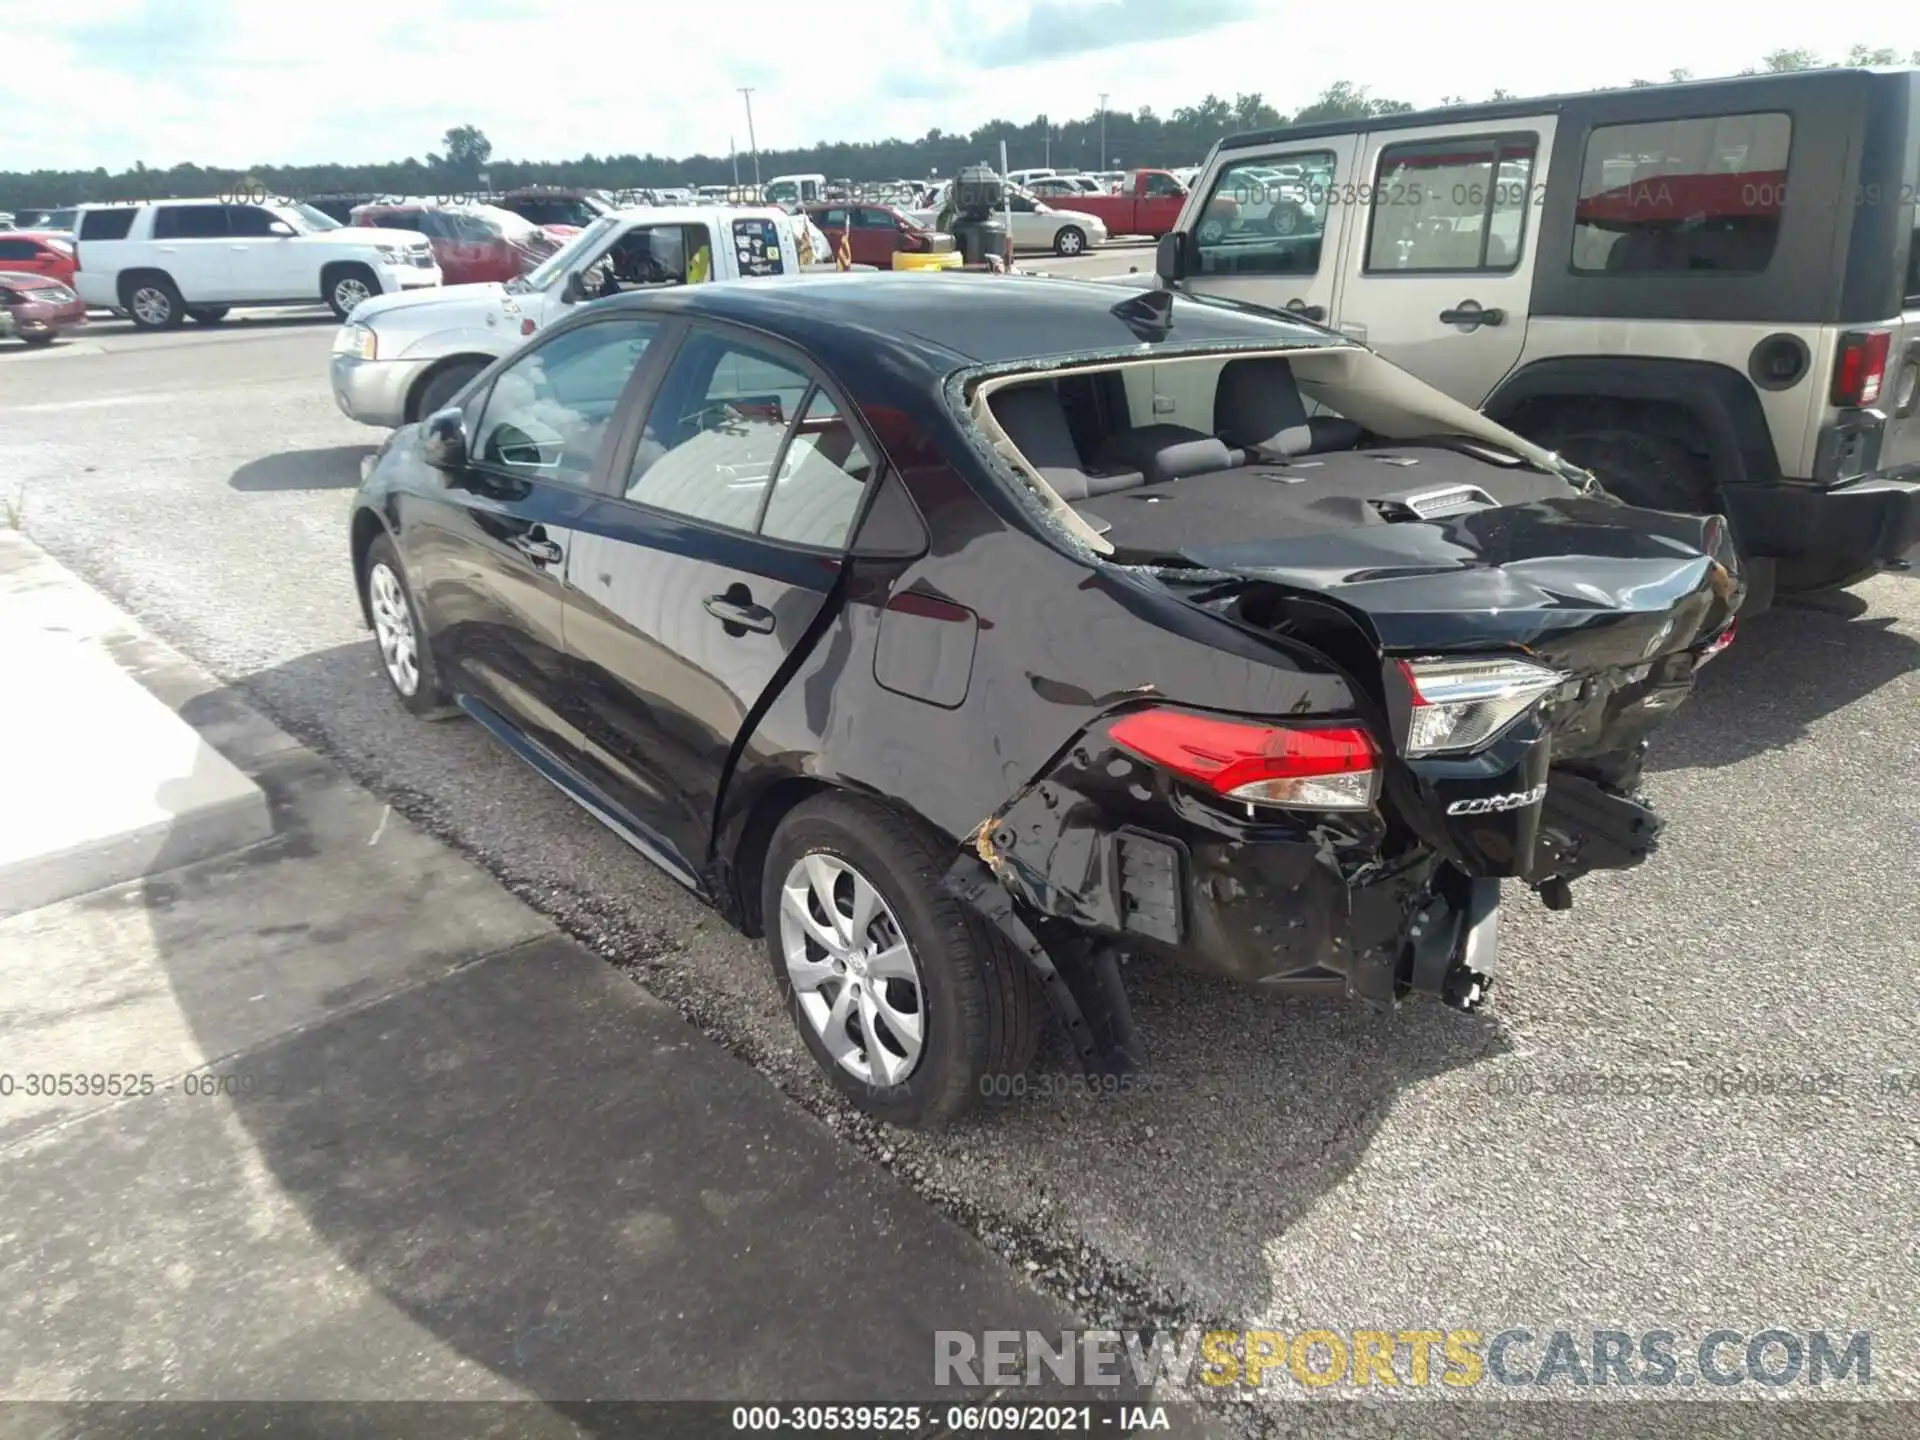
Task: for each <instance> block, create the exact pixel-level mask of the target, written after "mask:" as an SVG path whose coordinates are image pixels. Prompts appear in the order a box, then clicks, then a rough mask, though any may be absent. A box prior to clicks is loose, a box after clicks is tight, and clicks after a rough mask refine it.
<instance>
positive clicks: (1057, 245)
mask: <svg viewBox="0 0 1920 1440" xmlns="http://www.w3.org/2000/svg"><path fill="white" fill-rule="evenodd" d="M1086 249H1087V232H1086V231H1084V230H1082V229H1081V228H1080V227H1079V226H1078V225H1068V226H1065V227H1063V228H1062V229H1061V231H1060V233H1059V234H1058V235H1056V236H1054V237H1053V253H1054V254H1056V255H1081V254H1085V253H1086Z"/></svg>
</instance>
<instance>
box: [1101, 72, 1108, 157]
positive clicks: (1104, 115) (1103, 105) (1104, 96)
mask: <svg viewBox="0 0 1920 1440" xmlns="http://www.w3.org/2000/svg"><path fill="white" fill-rule="evenodd" d="M1100 168H1101V169H1102V170H1104V169H1106V168H1107V92H1106V91H1104V90H1102V91H1101V92H1100Z"/></svg>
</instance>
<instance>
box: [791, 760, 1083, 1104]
mask: <svg viewBox="0 0 1920 1440" xmlns="http://www.w3.org/2000/svg"><path fill="white" fill-rule="evenodd" d="M809 857H813V858H816V859H824V860H825V861H826V862H827V864H826V866H825V867H823V868H824V870H825V871H828V872H832V873H833V874H834V875H835V877H836V878H835V880H834V882H833V883H834V884H836V885H837V886H838V887H839V888H838V889H836V890H835V891H834V894H835V896H836V897H839V896H841V895H842V894H843V893H844V896H845V897H846V898H836V901H835V907H836V914H839V915H840V916H841V918H842V919H843V920H844V919H845V918H846V916H847V914H848V913H850V912H851V911H852V908H853V900H852V896H853V894H854V893H855V892H854V886H855V884H856V883H858V882H860V881H864V882H865V883H867V884H868V885H870V886H871V887H872V888H873V890H875V891H877V892H878V895H879V897H880V900H881V901H882V902H884V910H885V912H886V913H884V914H882V913H880V911H879V910H878V908H877V907H876V910H875V918H874V920H873V921H872V922H871V923H870V924H869V926H868V928H867V931H866V932H865V933H863V934H862V935H860V936H857V937H855V939H854V941H853V942H852V943H853V944H855V945H856V946H862V945H865V946H870V947H871V948H872V949H874V950H876V951H878V952H882V953H888V954H892V953H895V952H896V951H897V949H898V944H897V943H896V942H895V941H894V938H893V934H892V928H893V927H895V926H897V930H898V941H899V942H903V943H904V946H905V948H906V954H907V960H908V961H909V962H910V971H911V975H912V980H911V982H910V984H911V992H909V990H908V989H907V985H908V983H909V982H905V981H902V980H899V979H895V978H892V977H895V976H896V975H897V974H899V973H900V971H899V967H898V963H897V962H896V966H895V967H890V968H889V969H888V970H887V971H885V972H880V971H878V970H877V969H876V971H875V972H874V975H884V976H885V977H888V978H884V979H881V980H879V981H877V982H876V980H875V979H874V975H869V976H868V977H867V978H866V980H865V981H864V982H861V983H864V984H866V985H867V986H868V987H872V986H874V985H875V984H876V983H878V984H880V985H882V986H884V987H885V989H884V990H883V991H881V992H880V994H881V995H882V996H884V997H885V998H886V999H887V1006H885V1007H882V1008H880V1009H878V1010H877V1012H876V1013H878V1015H879V1017H880V1022H881V1024H883V1025H884V1023H885V1021H886V1018H887V1014H888V1009H889V1008H891V1009H893V1010H896V1011H897V1010H899V1009H900V1008H901V1005H902V1003H904V1001H905V1000H906V999H907V997H908V995H909V993H911V995H912V996H913V998H914V1001H915V1003H916V1005H917V1010H915V1011H914V1012H912V1013H914V1014H917V1016H918V1020H919V1031H920V1034H919V1036H918V1044H917V1046H914V1045H913V1043H912V1040H911V1037H902V1041H903V1043H900V1044H898V1045H897V1046H896V1043H895V1037H894V1036H893V1033H892V1032H891V1031H888V1032H887V1033H885V1034H882V1035H880V1036H879V1038H878V1041H877V1043H880V1044H882V1045H883V1047H884V1048H886V1050H887V1059H886V1062H885V1064H883V1070H884V1069H885V1068H886V1066H887V1065H896V1066H897V1065H900V1064H902V1062H903V1060H904V1058H905V1057H904V1056H903V1055H902V1054H901V1053H900V1052H901V1051H904V1050H914V1051H915V1052H916V1053H914V1054H913V1055H912V1057H911V1065H910V1067H908V1068H905V1069H904V1073H898V1074H897V1076H896V1077H894V1078H892V1079H891V1083H887V1082H886V1081H881V1082H875V1081H873V1080H872V1079H870V1078H866V1077H863V1076H862V1075H861V1074H858V1073H856V1071H855V1068H850V1067H860V1066H868V1067H869V1069H870V1062H869V1061H867V1060H866V1059H865V1058H864V1056H865V1050H866V1045H867V1044H868V1043H869V1042H868V1040H867V1038H866V1036H867V1035H868V1034H871V1033H873V1032H863V1029H862V1025H861V1020H860V1016H861V1015H862V1014H863V1013H867V1012H866V1011H864V1010H863V1008H862V1007H863V1003H864V1002H863V1001H862V1000H861V998H860V997H861V995H862V992H861V991H860V990H859V988H858V985H854V998H853V999H851V1000H850V1001H849V1004H848V1006H847V1009H846V1012H845V1013H846V1015H847V1017H848V1019H844V1020H841V1021H839V1022H831V1021H829V1020H826V1019H816V1018H815V1012H820V1011H824V1012H825V1013H826V1014H827V1015H831V1013H832V1011H833V1009H834V1008H835V1006H836V1003H837V1002H838V1001H839V1000H840V999H841V993H842V987H845V986H848V985H850V984H852V983H853V982H855V981H859V979H860V977H859V975H858V974H857V973H856V970H855V967H854V966H853V965H851V964H850V963H843V966H842V968H841V969H840V970H839V971H838V972H836V973H834V974H827V973H825V971H824V970H821V969H820V967H828V968H831V967H832V962H833V956H834V952H833V951H831V950H829V949H828V948H827V947H826V946H824V945H823V944H821V943H820V941H819V940H818V939H817V938H807V937H809V936H817V934H818V933H819V927H817V926H809V925H808V924H807V923H806V922H805V921H804V920H803V919H801V918H800V917H799V915H798V912H797V911H795V910H794V909H793V907H792V906H789V905H788V903H787V893H788V890H789V888H790V886H789V880H790V879H794V878H795V877H798V878H797V885H796V886H795V887H792V888H795V889H796V893H797V900H796V904H800V905H809V904H814V902H817V901H818V899H819V892H818V890H816V889H814V888H812V887H811V886H810V885H809V884H808V883H807V879H806V877H807V874H808V865H807V862H808V860H809ZM948 859H949V857H948V855H947V854H946V850H945V847H943V846H941V845H940V844H939V843H937V841H935V840H934V839H933V838H932V837H931V836H930V835H929V834H928V833H927V832H926V831H925V830H923V829H922V828H921V827H920V826H919V825H917V824H915V823H914V822H912V821H910V820H908V819H906V818H905V817H903V816H901V815H900V814H898V813H896V812H895V811H892V810H889V809H886V808H884V807H882V806H880V805H878V804H876V803H874V802H872V801H870V800H865V799H861V798H859V797H856V796H853V795H847V794H840V793H834V794H827V795H820V796H816V797H815V798H813V799H811V800H807V801H805V802H803V803H802V804H800V805H797V806H795V807H794V809H793V810H791V811H789V812H788V814H787V815H786V816H785V818H783V819H782V820H781V822H780V824H779V826H778V827H777V828H776V829H775V831H774V833H773V838H772V840H771V842H770V843H769V845H768V848H767V858H766V868H765V873H764V875H763V877H762V883H761V915H762V919H763V926H764V929H765V931H766V942H767V958H768V961H769V963H770V964H771V965H772V966H773V973H774V981H775V983H776V984H777V985H778V986H779V989H780V996H781V999H782V1000H783V1001H785V1003H786V1007H787V1014H788V1016H789V1017H790V1018H791V1019H792V1021H793V1023H794V1027H795V1029H797V1030H798V1031H799V1032H800V1037H801V1040H802V1041H803V1042H804V1043H805V1044H806V1047H807V1049H808V1051H809V1052H811V1053H812V1055H813V1058H814V1061H815V1063H817V1064H818V1065H819V1066H820V1068H821V1069H822V1070H823V1071H825V1072H826V1075H827V1077H828V1078H829V1079H830V1080H831V1081H832V1082H833V1084H834V1086H835V1087H836V1088H837V1089H838V1090H839V1091H840V1092H841V1093H842V1094H843V1095H845V1096H846V1097H847V1098H848V1099H850V1100H851V1101H852V1102H853V1103H854V1105H856V1106H857V1107H858V1108H859V1109H860V1110H862V1111H864V1112H865V1113H866V1114H868V1115H870V1116H872V1117H873V1118H874V1119H876V1120H882V1121H885V1122H886V1123H887V1124H890V1125H903V1126H912V1127H935V1126H939V1125H942V1124H945V1123H946V1122H948V1121H950V1120H952V1119H954V1118H956V1117H957V1116H959V1115H961V1114H964V1113H965V1112H966V1111H967V1110H969V1109H971V1108H973V1107H974V1106H975V1105H977V1104H979V1103H980V1102H981V1101H982V1100H983V1099H984V1098H985V1097H986V1096H987V1095H988V1094H989V1093H991V1092H992V1091H994V1090H996V1089H1003V1088H1008V1087H1002V1086H996V1085H995V1084H994V1081H995V1079H996V1078H997V1077H1001V1076H1006V1077H1009V1078H1011V1077H1012V1076H1014V1075H1018V1074H1020V1073H1021V1072H1022V1071H1024V1070H1025V1069H1026V1068H1027V1066H1028V1065H1029V1064H1031V1063H1032V1060H1033V1056H1034V1053H1035V1051H1036V1050H1037V1049H1038V1046H1039V1039H1040V1027H1041V1024H1042V1022H1043V1019H1044V1014H1045V999H1044V997H1043V996H1042V994H1041V992H1040V987H1039V984H1038V982H1037V980H1036V979H1035V977H1034V975H1033V973H1032V971H1031V970H1030V969H1029V968H1028V966H1027V963H1026V961H1025V959H1024V958H1022V957H1021V956H1020V955H1019V954H1017V953H1016V952H1015V951H1014V950H1013V949H1012V948H1011V947H1010V946H1009V945H1008V944H1007V943H1006V942H1005V940H1004V939H1003V938H1002V937H1001V936H1000V935H999V934H998V933H997V932H995V931H994V930H993V929H992V928H991V927H990V926H989V925H987V923H986V922H985V921H983V920H981V919H980V918H979V917H978V916H976V915H975V914H973V913H972V912H971V911H970V910H968V909H967V908H966V907H965V906H963V905H962V904H961V903H960V901H958V900H957V899H955V898H954V897H953V896H951V895H949V894H948V893H947V892H946V891H945V890H944V889H943V888H942V885H941V882H942V880H943V879H944V878H945V875H946V870H947V860H948ZM845 876H851V877H852V878H851V879H846V878H839V877H845ZM808 913H811V914H813V915H814V916H815V919H816V920H819V919H821V918H822V917H821V915H820V913H819V909H818V907H817V905H816V906H815V908H814V909H813V910H810V911H809V912H808ZM876 925H877V926H878V927H879V931H878V932H876V931H875V929H874V927H875V926H876ZM876 933H877V934H878V936H879V938H877V939H876V938H873V937H874V936H875V935H876ZM796 952H797V953H798V957H799V958H798V959H797V960H795V961H793V962H791V964H790V960H789V956H790V955H793V954H795V953H796ZM861 963H862V964H864V962H861ZM809 967H812V968H814V969H815V970H817V971H820V973H821V977H822V978H820V979H818V980H816V981H815V982H814V984H813V985H812V986H810V987H808V988H807V989H806V990H805V991H804V994H805V996H806V997H807V998H806V1001H805V1003H803V992H802V991H799V990H796V987H795V974H794V970H795V968H798V969H799V970H800V971H801V973H802V978H803V980H804V977H805V974H806V972H807V970H808V969H809ZM865 993H866V995H868V996H872V995H873V994H874V992H873V990H872V989H871V988H869V990H868V991H867V992H865ZM849 1020H850V1021H851V1029H848V1028H847V1026H848V1022H849ZM829 1042H831V1043H833V1044H834V1045H836V1046H838V1047H839V1052H840V1058H837V1057H836V1053H835V1051H834V1050H833V1049H830V1048H829Z"/></svg>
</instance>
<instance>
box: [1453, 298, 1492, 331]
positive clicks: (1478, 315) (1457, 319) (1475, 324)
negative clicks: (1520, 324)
mask: <svg viewBox="0 0 1920 1440" xmlns="http://www.w3.org/2000/svg"><path fill="white" fill-rule="evenodd" d="M1440 323H1441V324H1442V325H1463V326H1465V327H1466V328H1467V329H1469V330H1478V329H1479V328H1480V327H1481V326H1482V325H1504V324H1506V323H1507V312H1506V311H1504V310H1501V309H1497V308H1496V309H1492V310H1488V309H1486V308H1484V307H1483V306H1482V305H1481V304H1480V302H1479V301H1478V300H1462V301H1461V302H1460V303H1459V304H1458V305H1456V306H1454V308H1453V309H1451V310H1442V311H1441V312H1440Z"/></svg>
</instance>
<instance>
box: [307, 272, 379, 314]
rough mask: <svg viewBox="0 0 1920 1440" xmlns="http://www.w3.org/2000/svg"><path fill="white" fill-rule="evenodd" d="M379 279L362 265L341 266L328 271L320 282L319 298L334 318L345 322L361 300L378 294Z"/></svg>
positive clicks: (369, 298)
mask: <svg viewBox="0 0 1920 1440" xmlns="http://www.w3.org/2000/svg"><path fill="white" fill-rule="evenodd" d="M380 293H381V291H380V277H379V276H377V275H375V274H374V273H373V271H371V270H369V269H368V268H367V267H366V266H364V265H342V266H340V267H338V268H337V269H329V270H328V271H327V274H326V278H325V279H324V280H323V281H322V282H321V296H320V298H321V299H323V300H325V301H326V302H327V308H328V309H329V310H331V311H333V313H334V316H335V318H337V319H340V320H345V319H346V318H347V316H349V315H351V314H352V313H353V307H354V306H356V305H358V304H359V303H360V302H361V301H362V300H371V299H372V298H373V297H374V296H375V295H378V294H380Z"/></svg>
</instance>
